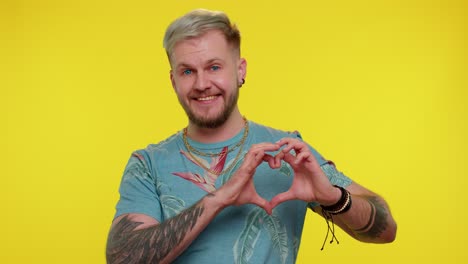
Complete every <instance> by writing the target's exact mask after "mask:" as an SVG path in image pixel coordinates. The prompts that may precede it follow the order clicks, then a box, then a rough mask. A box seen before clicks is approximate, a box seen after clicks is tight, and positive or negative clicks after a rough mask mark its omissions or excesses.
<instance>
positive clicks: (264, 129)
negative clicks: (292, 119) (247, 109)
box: [249, 121, 301, 141]
mask: <svg viewBox="0 0 468 264" xmlns="http://www.w3.org/2000/svg"><path fill="white" fill-rule="evenodd" d="M249 125H250V129H251V131H252V134H253V135H254V137H260V138H261V139H268V141H277V140H280V139H282V138H284V137H293V138H301V135H300V133H299V132H298V131H297V130H293V131H286V130H281V129H277V128H272V127H270V126H266V125H262V124H259V123H255V122H253V121H250V123H249Z"/></svg>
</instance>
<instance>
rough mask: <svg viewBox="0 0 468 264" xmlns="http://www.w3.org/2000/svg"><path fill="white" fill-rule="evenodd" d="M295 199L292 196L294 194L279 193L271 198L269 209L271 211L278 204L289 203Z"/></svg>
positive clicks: (288, 192)
mask: <svg viewBox="0 0 468 264" xmlns="http://www.w3.org/2000/svg"><path fill="white" fill-rule="evenodd" d="M295 198H296V197H295V196H294V194H293V193H291V192H290V191H287V192H283V193H280V194H278V195H276V196H275V197H273V199H271V201H270V209H271V210H273V208H275V207H276V206H277V205H279V204H280V203H283V202H286V201H289V200H294V199H295Z"/></svg>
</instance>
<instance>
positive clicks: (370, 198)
mask: <svg viewBox="0 0 468 264" xmlns="http://www.w3.org/2000/svg"><path fill="white" fill-rule="evenodd" d="M351 199H352V205H351V208H350V210H349V211H347V212H345V213H343V214H338V215H334V216H333V219H334V221H335V222H336V223H337V224H338V225H339V226H340V227H341V228H342V229H344V230H345V231H346V232H347V233H348V234H350V235H351V236H353V237H354V238H356V239H358V240H360V241H363V242H371V243H388V242H392V241H393V240H394V239H395V235H396V223H395V221H394V220H393V217H392V215H391V213H390V210H389V208H388V206H387V204H386V202H385V201H384V200H383V199H382V198H381V197H379V196H377V195H352V196H351Z"/></svg>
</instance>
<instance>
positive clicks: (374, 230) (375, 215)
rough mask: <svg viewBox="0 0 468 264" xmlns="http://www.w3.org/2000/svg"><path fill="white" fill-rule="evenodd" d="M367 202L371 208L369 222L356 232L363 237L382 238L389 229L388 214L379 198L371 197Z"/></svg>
mask: <svg viewBox="0 0 468 264" xmlns="http://www.w3.org/2000/svg"><path fill="white" fill-rule="evenodd" d="M367 202H368V203H369V205H370V207H371V213H370V217H369V222H367V224H366V225H365V226H364V227H362V228H359V229H356V230H354V231H355V232H356V233H358V234H359V235H362V236H366V237H369V238H376V237H378V236H380V235H381V234H382V233H383V231H385V229H386V228H387V216H388V212H387V210H386V209H385V206H384V205H383V204H382V202H380V201H379V200H378V198H377V197H369V198H368V199H367Z"/></svg>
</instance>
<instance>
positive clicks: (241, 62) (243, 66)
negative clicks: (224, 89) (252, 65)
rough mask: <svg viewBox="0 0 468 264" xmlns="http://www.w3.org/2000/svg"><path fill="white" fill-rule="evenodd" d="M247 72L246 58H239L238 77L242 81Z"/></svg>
mask: <svg viewBox="0 0 468 264" xmlns="http://www.w3.org/2000/svg"><path fill="white" fill-rule="evenodd" d="M246 74H247V61H246V60H245V59H244V58H240V59H239V66H238V67H237V79H238V80H239V81H240V80H242V79H245V76H246Z"/></svg>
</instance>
